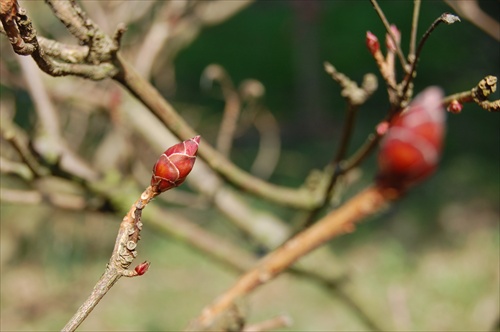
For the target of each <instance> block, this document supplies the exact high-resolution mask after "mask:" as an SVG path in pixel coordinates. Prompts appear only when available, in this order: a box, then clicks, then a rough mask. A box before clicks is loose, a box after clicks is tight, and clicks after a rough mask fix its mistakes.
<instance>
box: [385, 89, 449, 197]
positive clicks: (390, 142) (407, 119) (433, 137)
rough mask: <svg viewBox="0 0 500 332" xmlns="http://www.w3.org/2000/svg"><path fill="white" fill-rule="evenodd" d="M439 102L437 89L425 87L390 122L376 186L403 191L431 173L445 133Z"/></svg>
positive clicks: (437, 159)
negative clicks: (404, 109)
mask: <svg viewBox="0 0 500 332" xmlns="http://www.w3.org/2000/svg"><path fill="white" fill-rule="evenodd" d="M442 99H443V91H442V90H441V89H440V88H437V87H430V88H427V89H426V90H424V91H423V92H422V93H420V94H419V95H418V96H417V97H416V98H415V99H414V100H413V101H412V103H411V104H410V106H409V109H408V110H407V111H406V112H402V113H400V114H398V115H397V116H396V117H395V118H394V119H393V121H392V122H391V125H390V127H389V129H388V131H387V134H386V135H385V137H384V138H383V140H382V142H381V143H380V152H379V155H378V164H379V168H380V171H379V175H378V177H377V182H378V184H379V185H381V186H384V187H391V188H394V189H397V190H404V189H406V188H407V187H409V186H411V185H413V184H416V183H418V182H420V181H422V180H423V179H425V178H426V177H428V176H429V175H431V174H432V173H433V172H434V170H435V169H436V167H437V164H438V161H439V157H440V154H441V145H442V140H443V136H444V131H445V115H446V112H445V111H444V109H443V107H442Z"/></svg>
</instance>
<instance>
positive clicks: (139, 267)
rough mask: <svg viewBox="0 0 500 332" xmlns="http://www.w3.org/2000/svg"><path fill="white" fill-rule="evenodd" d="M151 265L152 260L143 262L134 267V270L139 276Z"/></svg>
mask: <svg viewBox="0 0 500 332" xmlns="http://www.w3.org/2000/svg"><path fill="white" fill-rule="evenodd" d="M149 265H151V263H150V262H147V261H146V262H142V263H141V264H139V265H137V266H136V267H135V269H134V271H135V272H136V273H137V275H138V276H142V275H143V274H144V273H146V272H148V269H149Z"/></svg>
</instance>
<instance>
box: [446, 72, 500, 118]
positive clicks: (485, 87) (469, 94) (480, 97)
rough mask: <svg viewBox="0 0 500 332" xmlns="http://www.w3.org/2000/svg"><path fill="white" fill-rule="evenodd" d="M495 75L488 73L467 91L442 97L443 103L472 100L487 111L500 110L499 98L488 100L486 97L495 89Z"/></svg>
mask: <svg viewBox="0 0 500 332" xmlns="http://www.w3.org/2000/svg"><path fill="white" fill-rule="evenodd" d="M497 80H498V79H497V77H496V76H492V75H488V76H486V77H485V78H483V79H482V80H481V81H479V83H478V84H477V85H476V86H475V87H473V88H472V89H471V90H469V91H464V92H458V93H455V94H453V95H451V96H447V97H446V98H444V99H443V104H444V105H445V106H448V107H449V105H450V104H451V103H453V102H456V103H460V104H463V103H471V102H474V103H476V104H477V105H479V106H480V107H481V108H483V109H485V110H487V111H489V112H500V99H498V100H494V101H490V100H488V97H489V96H490V95H491V94H492V93H494V92H495V91H496V90H497Z"/></svg>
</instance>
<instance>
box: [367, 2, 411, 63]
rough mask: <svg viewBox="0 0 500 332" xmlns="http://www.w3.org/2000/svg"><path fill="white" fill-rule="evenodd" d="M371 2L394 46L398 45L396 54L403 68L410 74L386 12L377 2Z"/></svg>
mask: <svg viewBox="0 0 500 332" xmlns="http://www.w3.org/2000/svg"><path fill="white" fill-rule="evenodd" d="M370 2H371V4H372V6H373V8H374V9H375V11H376V12H377V14H378V16H379V17H380V20H381V21H382V23H383V24H384V27H385V30H386V31H387V33H388V34H389V36H390V38H391V39H392V42H393V43H394V45H396V54H397V55H398V58H399V61H400V62H401V66H402V67H403V69H404V71H405V72H408V69H409V68H408V64H407V62H406V59H405V57H404V55H403V51H402V50H401V46H400V45H399V43H398V42H397V38H396V36H395V35H394V32H393V31H392V29H391V25H390V24H389V21H387V18H386V17H385V14H384V12H383V11H382V9H381V8H380V6H379V5H378V2H377V0H370Z"/></svg>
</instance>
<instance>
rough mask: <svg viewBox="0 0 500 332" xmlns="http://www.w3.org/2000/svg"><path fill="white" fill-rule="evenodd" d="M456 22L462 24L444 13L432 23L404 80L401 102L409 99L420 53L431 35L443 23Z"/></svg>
mask: <svg viewBox="0 0 500 332" xmlns="http://www.w3.org/2000/svg"><path fill="white" fill-rule="evenodd" d="M455 22H460V18H459V17H458V16H456V15H452V14H450V13H443V14H441V16H439V17H438V18H437V19H435V20H434V22H432V24H431V25H430V27H429V28H428V29H427V31H426V32H425V33H424V35H423V36H422V39H421V40H420V42H419V43H418V46H417V50H416V52H415V59H414V61H413V62H412V63H411V64H410V70H409V71H407V74H406V76H405V78H404V80H403V83H402V89H401V93H400V95H399V98H400V100H401V101H403V100H404V99H405V98H406V97H407V92H408V90H409V89H410V87H411V85H412V82H413V79H414V78H415V75H416V69H417V63H418V61H419V59H420V53H421V52H422V50H423V48H424V45H425V42H426V41H427V39H428V38H429V36H430V35H431V33H432V32H433V31H434V30H435V29H436V28H437V27H438V25H440V24H441V23H446V24H448V25H450V24H453V23H455Z"/></svg>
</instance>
